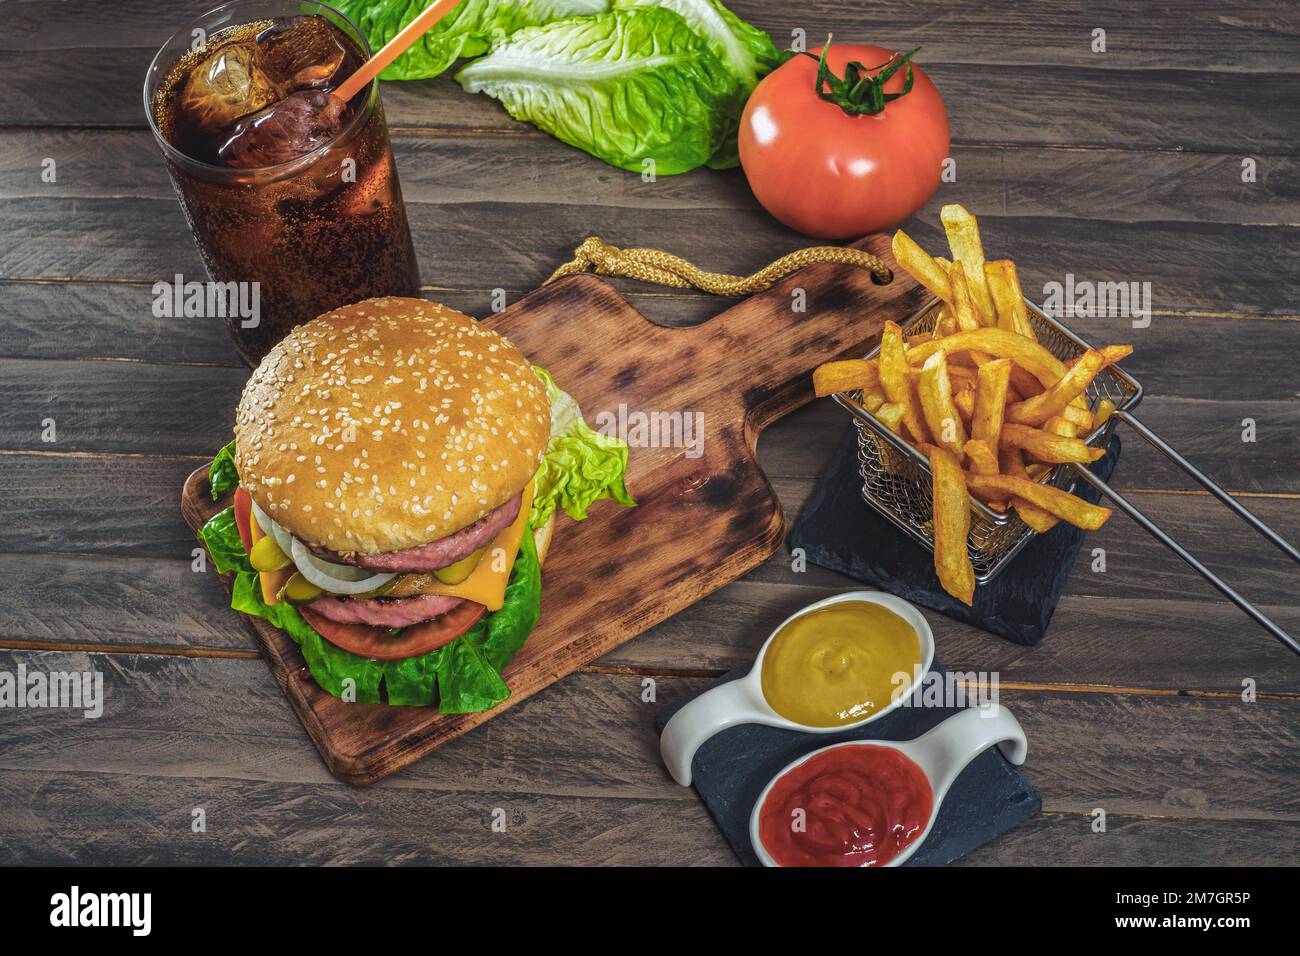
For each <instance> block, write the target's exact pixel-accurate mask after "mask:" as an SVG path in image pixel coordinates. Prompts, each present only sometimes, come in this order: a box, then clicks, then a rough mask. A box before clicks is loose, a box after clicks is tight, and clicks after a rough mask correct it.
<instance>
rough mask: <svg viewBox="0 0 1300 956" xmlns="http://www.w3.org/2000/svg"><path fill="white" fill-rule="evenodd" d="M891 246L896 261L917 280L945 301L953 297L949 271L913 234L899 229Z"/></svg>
mask: <svg viewBox="0 0 1300 956" xmlns="http://www.w3.org/2000/svg"><path fill="white" fill-rule="evenodd" d="M891 246H892V249H893V252H894V261H895V262H897V263H898V264H899V265H900V266H901V267H902V268H903V269H904V270H906V271H907V272H909V273H911V274H912V275H913V276H914V277H915V278H916V281H917V282H919V283H921V285H923V286H925V287H926V288H927V289H929V290H930V291H931V292H933V293H934V294H935V295H937V296H938V297H939V298H941V299H943V301H945V302H947V301H949V300H950V299H952V291H951V289H950V288H949V286H948V273H947V272H945V271H944V269H943V267H942V266H941V265H939V263H937V262H935V261H934V259H933V258H932V257H931V255H930V254H929V253H928V252H926V251H925V250H924V249H922V248H921V247H920V246H918V245H917V244H916V242H915V240H913V239H912V237H911V236H909V235H908V234H907V233H905V232H903V230H901V229H899V230H898V231H897V232H895V233H894V241H893V243H892V244H891Z"/></svg>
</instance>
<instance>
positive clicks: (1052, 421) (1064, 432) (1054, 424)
mask: <svg viewBox="0 0 1300 956" xmlns="http://www.w3.org/2000/svg"><path fill="white" fill-rule="evenodd" d="M1043 431H1045V432H1051V433H1052V434H1053V435H1060V436H1061V437H1062V438H1078V437H1079V432H1078V430H1077V429H1076V428H1075V427H1074V422H1072V421H1070V420H1069V419H1066V418H1062V417H1061V416H1060V415H1053V416H1052V417H1051V418H1049V419H1048V420H1047V421H1045V422H1043Z"/></svg>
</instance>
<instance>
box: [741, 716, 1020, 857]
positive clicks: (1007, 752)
mask: <svg viewBox="0 0 1300 956" xmlns="http://www.w3.org/2000/svg"><path fill="white" fill-rule="evenodd" d="M995 744H996V745H997V746H998V747H999V748H1000V749H1001V751H1002V753H1003V755H1004V756H1005V757H1006V758H1007V759H1008V760H1010V761H1011V762H1012V763H1013V764H1015V765H1016V766H1019V765H1020V764H1022V763H1024V762H1025V755H1026V754H1027V753H1028V750H1029V744H1028V742H1027V741H1026V740H1025V732H1024V730H1022V729H1021V727H1020V722H1019V721H1018V720H1016V718H1015V717H1014V716H1013V715H1012V713H1011V711H1009V710H1007V709H1006V708H1004V707H1002V706H1001V705H999V704H991V705H988V706H985V707H972V708H969V709H967V710H963V711H962V712H961V713H959V714H953V715H952V716H951V717H949V718H948V719H947V720H945V721H944V722H943V723H941V724H939V725H938V726H937V727H934V728H933V729H931V730H930V731H928V732H927V733H925V734H922V735H921V736H920V737H916V738H914V739H912V740H901V741H890V740H850V741H845V742H843V743H838V744H832V745H831V746H829V747H822V748H821V749H819V750H814V751H813V752H812V753H808V754H804V755H803V756H802V757H800V758H799V759H798V760H795V761H793V762H792V763H790V764H788V765H787V766H786V767H785V768H784V769H782V770H781V771H780V772H779V773H777V774H776V776H774V777H773V778H772V779H771V780H770V781H768V784H767V786H766V787H764V788H763V792H762V793H760V794H759V795H758V800H756V801H755V802H754V810H753V812H752V813H751V814H750V817H749V840H750V843H751V844H752V845H753V847H754V853H755V854H756V855H757V856H758V859H759V861H760V862H761V863H762V864H763V865H764V866H780V864H779V863H777V862H776V861H775V860H774V859H772V856H771V854H770V853H768V851H767V848H766V847H765V846H763V841H762V840H761V839H760V838H759V817H760V815H761V814H762V811H763V804H764V802H765V801H766V800H767V797H768V794H770V793H771V792H772V788H773V787H774V786H775V785H776V783H777V781H779V780H780V779H781V778H782V777H784V776H785V775H786V774H787V773H789V772H790V771H791V770H793V769H795V768H796V767H798V766H801V765H802V764H804V763H807V762H808V761H809V760H811V759H812V758H814V757H816V756H817V755H818V754H823V753H826V752H827V751H828V750H839V749H841V748H844V747H889V748H892V749H893V750H897V751H899V752H900V753H901V754H903V756H905V757H907V758H908V759H910V760H911V761H912V762H913V763H915V764H916V765H917V766H919V767H920V768H921V770H922V771H924V772H925V777H926V780H927V781H929V784H930V795H931V804H930V819H929V820H928V821H927V822H926V825H925V829H924V830H922V831H921V833H920V835H918V836H917V838H916V839H915V840H913V841H912V842H911V843H909V844H908V845H907V846H905V847H904V848H903V849H902V851H901V852H900V853H899V854H898V855H897V856H895V857H894V858H893V859H892V860H890V861H889V862H888V863H886V864H884V865H885V866H901V865H902V864H903V863H906V862H907V861H908V860H909V859H910V858H911V856H912V854H914V853H915V852H916V851H917V850H918V849H919V848H920V846H921V844H922V843H924V842H925V839H926V837H928V836H929V835H930V831H931V830H932V829H933V828H934V821H935V819H936V818H937V817H938V816H939V808H940V807H941V806H942V805H943V799H944V797H946V796H947V795H948V789H949V788H950V787H951V786H952V784H953V781H955V780H956V779H957V777H958V776H960V775H961V772H962V771H963V770H965V769H966V767H967V765H968V764H969V763H970V762H971V761H972V760H974V759H975V758H976V757H978V756H979V755H980V754H982V753H983V752H984V751H985V750H987V749H988V748H989V747H992V746H994V745H995Z"/></svg>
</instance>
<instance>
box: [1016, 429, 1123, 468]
mask: <svg viewBox="0 0 1300 956" xmlns="http://www.w3.org/2000/svg"><path fill="white" fill-rule="evenodd" d="M998 441H999V442H1000V443H1003V444H1007V445H1011V446H1012V447H1014V448H1019V449H1022V450H1023V451H1027V452H1028V453H1029V454H1030V455H1032V456H1033V457H1034V458H1037V459H1038V460H1039V461H1042V462H1051V463H1053V464H1057V465H1060V464H1064V463H1066V462H1074V461H1077V462H1092V461H1096V460H1097V459H1098V458H1100V457H1101V456H1102V455H1104V454H1106V451H1105V449H1103V448H1091V447H1089V446H1088V445H1087V444H1085V443H1084V442H1083V440H1082V439H1079V438H1062V437H1061V436H1060V435H1053V434H1052V433H1051V432H1045V431H1043V430H1042V429H1040V428H1030V427H1029V426H1028V425H1017V424H1015V423H1013V422H1004V423H1003V425H1002V434H1001V436H1000V437H999V439H998Z"/></svg>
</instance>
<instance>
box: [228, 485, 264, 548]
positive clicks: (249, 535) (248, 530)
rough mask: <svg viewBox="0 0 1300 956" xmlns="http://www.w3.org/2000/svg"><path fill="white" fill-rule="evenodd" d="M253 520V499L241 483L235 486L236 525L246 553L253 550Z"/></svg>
mask: <svg viewBox="0 0 1300 956" xmlns="http://www.w3.org/2000/svg"><path fill="white" fill-rule="evenodd" d="M252 520H253V499H252V497H251V496H250V495H249V493H248V492H247V491H245V490H244V488H243V486H242V485H241V486H239V487H236V488H235V527H236V528H238V529H239V540H240V541H242V542H243V543H244V552H245V553H248V552H251V551H252V550H253V529H252V525H251V522H252ZM264 530H265V529H264Z"/></svg>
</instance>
